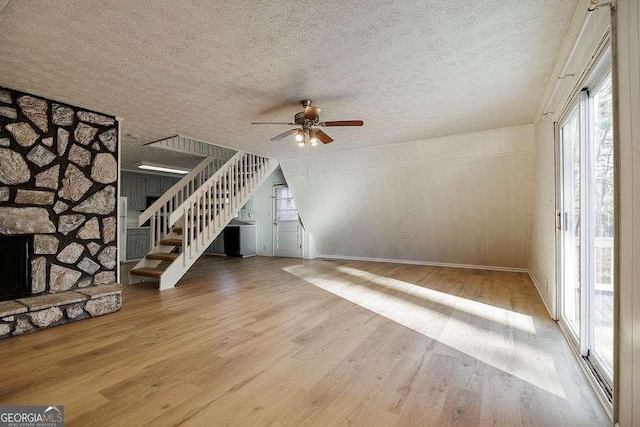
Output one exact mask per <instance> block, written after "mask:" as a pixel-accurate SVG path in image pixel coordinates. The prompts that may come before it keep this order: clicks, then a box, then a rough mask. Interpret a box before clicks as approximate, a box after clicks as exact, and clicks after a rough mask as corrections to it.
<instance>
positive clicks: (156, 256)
mask: <svg viewBox="0 0 640 427" xmlns="http://www.w3.org/2000/svg"><path fill="white" fill-rule="evenodd" d="M178 256H180V254H174V253H167V252H154V253H150V254H147V256H145V258H146V259H153V260H159V261H169V262H170V261H175V259H176V258H178Z"/></svg>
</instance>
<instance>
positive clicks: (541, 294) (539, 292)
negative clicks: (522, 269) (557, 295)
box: [528, 270, 558, 321]
mask: <svg viewBox="0 0 640 427" xmlns="http://www.w3.org/2000/svg"><path fill="white" fill-rule="evenodd" d="M528 273H529V278H531V281H532V282H533V285H534V286H535V287H536V289H537V290H538V294H539V295H540V299H542V303H543V304H544V306H545V308H546V309H547V313H549V316H551V318H552V319H553V320H556V321H557V320H558V319H557V318H556V315H555V313H554V312H553V311H552V310H551V307H549V303H548V302H547V298H546V297H545V296H544V295H545V294H544V293H543V292H542V288H541V287H540V283H539V282H538V279H537V278H536V275H535V274H533V272H531V270H528Z"/></svg>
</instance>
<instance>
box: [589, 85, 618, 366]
mask: <svg viewBox="0 0 640 427" xmlns="http://www.w3.org/2000/svg"><path fill="white" fill-rule="evenodd" d="M591 98H592V102H591V110H592V114H593V115H592V123H593V125H592V128H591V140H592V141H591V163H592V166H591V168H590V171H591V180H590V183H591V185H590V187H591V190H590V196H591V198H592V203H591V209H592V218H593V219H592V221H590V227H589V233H590V235H591V239H590V240H591V241H592V242H593V244H594V248H593V250H592V251H591V254H592V257H593V259H592V262H591V263H590V264H591V266H592V267H591V270H592V271H591V276H592V277H593V278H594V280H593V282H594V287H593V292H594V293H593V294H592V295H593V298H592V301H593V313H592V317H593V322H588V323H589V324H590V326H591V325H592V327H593V329H592V332H591V336H592V340H593V343H592V346H591V347H592V350H593V352H595V355H596V356H597V358H598V362H600V364H601V365H603V368H605V369H606V370H607V371H608V372H607V373H608V374H609V377H610V378H611V376H612V372H613V271H614V270H613V260H614V252H613V251H614V245H613V230H614V190H613V166H614V163H613V114H612V108H613V102H612V85H611V75H610V74H609V75H608V76H607V77H606V78H605V79H604V81H603V82H602V83H601V84H600V86H599V87H598V88H597V89H596V90H595V91H594V92H593V93H592V94H591ZM589 355H590V356H591V351H590V352H589Z"/></svg>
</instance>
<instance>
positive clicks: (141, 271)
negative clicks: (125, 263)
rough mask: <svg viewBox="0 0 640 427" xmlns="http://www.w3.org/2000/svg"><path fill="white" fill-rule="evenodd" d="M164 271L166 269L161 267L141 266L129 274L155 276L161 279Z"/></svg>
mask: <svg viewBox="0 0 640 427" xmlns="http://www.w3.org/2000/svg"><path fill="white" fill-rule="evenodd" d="M162 273H164V270H163V269H161V268H151V267H141V268H134V269H133V270H131V271H130V272H129V274H133V275H135V276H145V277H155V278H156V279H159V278H160V277H161V276H162Z"/></svg>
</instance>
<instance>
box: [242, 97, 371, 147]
mask: <svg viewBox="0 0 640 427" xmlns="http://www.w3.org/2000/svg"><path fill="white" fill-rule="evenodd" d="M300 103H301V104H302V106H303V107H304V111H301V112H299V113H298V114H296V115H295V117H294V121H293V123H288V122H253V123H251V124H252V125H289V126H300V127H297V128H295V129H290V130H288V131H286V132H283V133H281V134H280V135H277V136H274V137H273V138H271V140H272V141H280V140H281V139H283V138H286V137H287V136H289V135H293V134H295V138H296V141H298V146H300V147H304V146H305V145H306V144H310V145H312V146H316V145H318V141H320V142H322V143H323V144H329V143H331V142H333V139H332V138H331V137H330V136H329V135H327V134H326V133H324V132H323V131H322V130H320V129H319V128H321V127H332V126H362V125H363V124H364V123H363V122H362V120H341V121H332V122H321V121H320V109H319V108H318V107H314V106H313V105H311V101H310V100H308V99H305V100H302V101H300Z"/></svg>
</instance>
